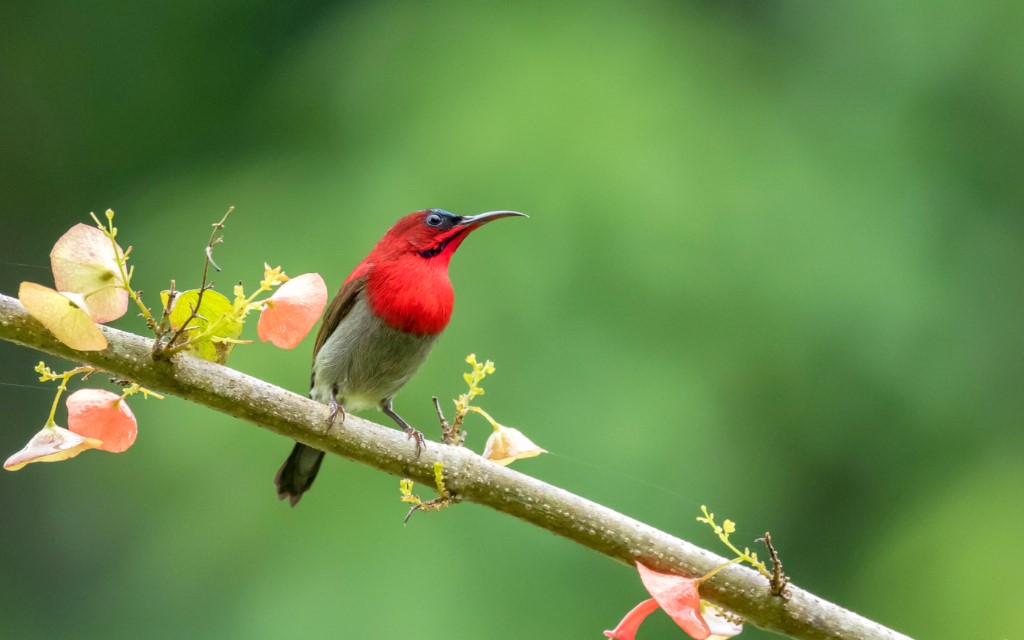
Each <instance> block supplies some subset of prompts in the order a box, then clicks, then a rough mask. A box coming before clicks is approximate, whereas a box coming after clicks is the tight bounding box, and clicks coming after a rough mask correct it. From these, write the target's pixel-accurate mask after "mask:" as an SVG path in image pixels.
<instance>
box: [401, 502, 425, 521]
mask: <svg viewBox="0 0 1024 640" xmlns="http://www.w3.org/2000/svg"><path fill="white" fill-rule="evenodd" d="M423 504H424V503H422V502H421V503H420V504H414V505H412V506H411V507H409V513H407V514H405V518H403V519H402V524H403V525H407V524H409V518H411V517H412V512H413V511H416V510H418V509H423Z"/></svg>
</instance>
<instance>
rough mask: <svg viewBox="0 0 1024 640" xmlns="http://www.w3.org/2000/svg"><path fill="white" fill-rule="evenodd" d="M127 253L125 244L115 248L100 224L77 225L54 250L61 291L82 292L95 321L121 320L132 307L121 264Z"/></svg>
mask: <svg viewBox="0 0 1024 640" xmlns="http://www.w3.org/2000/svg"><path fill="white" fill-rule="evenodd" d="M115 251H116V253H115ZM123 255H124V253H123V252H122V251H121V247H117V249H116V250H115V249H114V243H113V242H111V241H110V238H108V237H107V236H106V235H105V234H104V233H103V232H102V231H100V230H99V229H98V228H97V227H92V226H89V225H87V224H81V223H79V224H76V225H75V226H73V227H71V228H70V229H68V231H67V233H65V234H64V235H62V236H61V237H60V239H58V240H57V243H56V244H54V245H53V250H52V251H50V267H51V268H52V269H53V281H54V283H55V285H56V288H57V290H58V291H71V292H74V293H78V294H81V295H82V296H83V297H84V298H85V301H86V303H87V304H88V305H89V313H90V315H91V316H92V319H93V320H94V321H96V322H99V323H103V322H110V321H111V320H117V319H118V318H120V317H121V316H123V315H124V314H125V311H127V310H128V291H126V290H125V289H124V286H123V281H122V279H121V269H120V267H119V266H118V264H117V258H119V257H121V256H123Z"/></svg>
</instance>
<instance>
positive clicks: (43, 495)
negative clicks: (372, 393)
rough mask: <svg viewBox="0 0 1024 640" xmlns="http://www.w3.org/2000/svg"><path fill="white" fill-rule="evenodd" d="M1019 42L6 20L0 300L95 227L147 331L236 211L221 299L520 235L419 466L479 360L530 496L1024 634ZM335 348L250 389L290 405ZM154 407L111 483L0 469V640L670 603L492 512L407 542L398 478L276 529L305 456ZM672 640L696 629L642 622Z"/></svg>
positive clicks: (933, 625)
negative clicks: (416, 252) (280, 476)
mask: <svg viewBox="0 0 1024 640" xmlns="http://www.w3.org/2000/svg"><path fill="white" fill-rule="evenodd" d="M1022 19H1024V10H1022V9H1021V8H1020V7H1019V6H1016V5H1013V4H1012V3H995V2H993V3H953V2H938V3H935V2H930V3H923V2H910V3H900V4H892V3H885V2H874V1H873V2H860V3H845V4H837V3H826V4H818V3H797V2H762V3H749V2H739V1H726V2H697V3H679V2H651V3H625V2H567V3H558V4H557V5H554V4H553V3H539V2H526V3H517V4H507V5H483V4H472V3H460V2H446V3H445V2H443V3H429V4H428V3H416V4H413V3H408V4H406V3H397V2H376V3H369V2H367V3H333V4H332V3H326V2H310V3H271V2H220V3H200V2H185V3H173V4H171V3H166V4H149V3H139V4H135V5H127V4H124V3H116V2H99V3H81V4H77V5H76V4H73V3H48V2H26V1H21V0H14V1H11V2H5V3H4V4H3V5H2V7H0V25H3V26H2V37H0V114H2V116H3V117H2V118H0V150H2V152H3V153H2V154H0V198H2V200H0V206H2V207H3V213H2V214H0V248H2V252H3V253H2V257H0V261H2V263H0V291H2V292H4V293H7V294H13V293H14V292H16V290H17V285H18V282H20V281H21V280H34V281H38V282H42V283H43V284H50V283H51V280H50V275H49V273H48V271H47V269H46V268H45V267H46V265H47V258H46V255H47V253H48V251H49V249H50V246H52V243H53V242H54V241H55V239H56V238H57V237H58V236H59V235H60V234H61V233H62V232H63V230H65V229H67V228H68V227H70V226H71V225H73V224H74V223H76V222H82V221H85V220H86V214H87V212H88V211H90V210H95V211H101V210H103V209H106V208H107V207H111V208H114V209H115V210H116V211H117V212H118V222H119V226H120V227H121V230H122V231H121V232H122V234H123V239H124V243H125V244H131V245H133V246H134V248H135V249H134V254H133V261H134V262H135V264H136V267H137V276H136V278H137V284H138V286H139V287H141V288H142V289H143V290H144V291H145V292H146V293H145V296H146V297H147V298H148V299H149V300H150V301H151V302H155V301H156V293H157V292H158V291H159V290H160V289H162V288H165V287H166V285H167V281H168V280H169V279H170V278H175V279H177V281H178V285H179V287H187V286H196V285H197V284H198V280H199V275H200V270H201V260H202V247H203V244H204V243H205V241H206V238H207V235H208V232H209V224H210V223H212V222H214V221H216V220H217V219H219V217H220V216H221V215H222V214H223V212H224V210H225V209H226V208H227V207H228V206H229V205H234V206H235V207H236V209H237V211H236V213H235V214H233V216H232V218H231V220H230V224H229V226H228V229H227V231H226V241H225V243H224V244H223V245H222V246H219V247H218V248H217V262H218V263H219V264H220V265H221V266H222V267H223V268H224V271H223V272H222V273H221V274H218V275H217V284H218V288H219V289H220V290H221V291H222V292H225V293H230V290H231V285H232V284H234V283H235V282H237V281H239V280H241V281H244V282H245V283H246V285H247V288H248V289H252V288H253V287H255V286H256V285H257V283H258V281H259V278H260V276H261V274H262V265H263V262H264V261H267V262H270V263H272V264H274V265H277V264H281V265H283V266H284V267H285V269H286V271H287V272H288V273H291V274H299V273H304V272H309V271H317V272H320V273H321V274H323V276H324V278H325V279H326V280H327V283H328V287H329V288H330V289H331V290H332V291H333V290H334V289H336V288H337V287H338V286H339V285H340V283H341V281H342V280H343V279H344V277H345V275H346V274H347V273H348V271H349V270H350V269H351V268H352V267H353V266H354V265H355V264H356V263H357V262H358V261H359V259H360V258H361V257H362V256H363V255H364V254H365V253H366V252H367V251H368V250H369V248H370V246H371V245H372V244H373V243H374V242H375V241H376V240H377V238H378V237H379V236H380V234H381V233H382V232H383V231H384V230H385V229H386V228H387V227H388V226H389V225H390V224H391V222H392V221H393V220H394V219H396V218H397V217H398V216H399V215H401V214H403V213H406V212H409V211H412V210H415V209H420V208H425V207H435V206H436V207H443V208H447V209H450V210H453V211H455V212H457V213H475V212H480V211H486V210H491V209H506V208H507V209H516V210H519V211H524V212H527V213H529V214H530V215H531V218H530V220H528V221H524V220H511V221H502V222H499V223H497V224H495V225H492V226H488V227H487V228H486V229H484V230H482V231H480V232H479V233H477V234H475V235H474V237H473V238H472V239H470V240H469V241H468V242H466V244H465V245H464V246H463V248H461V249H460V250H459V255H458V256H457V257H456V258H455V259H454V260H453V264H452V279H453V281H454V284H455V288H456V291H457V296H456V297H457V303H456V311H455V315H454V318H453V320H452V324H451V326H450V327H449V330H448V331H447V333H446V334H445V336H444V337H443V338H442V339H441V340H440V342H439V344H438V346H437V347H436V349H435V351H434V353H433V354H432V356H431V358H430V359H429V360H428V362H427V363H426V365H425V366H424V367H423V369H422V370H421V372H420V373H419V374H418V375H417V376H416V377H415V378H414V379H413V380H412V382H410V384H409V385H408V386H407V387H406V388H405V390H403V392H402V393H401V394H400V395H399V397H398V400H397V402H396V407H397V408H398V410H399V411H400V412H402V413H403V415H405V417H407V418H408V419H410V420H411V421H413V422H415V423H418V424H420V425H423V426H424V427H427V430H428V433H429V432H430V430H431V427H430V425H431V424H433V421H434V417H433V410H432V407H431V405H430V401H429V399H430V396H431V395H435V394H436V395H439V396H441V397H454V396H455V395H457V394H458V393H459V392H460V390H461V389H462V386H463V385H462V381H461V375H460V374H461V372H462V371H463V370H464V367H465V365H464V363H463V362H462V359H463V358H464V356H465V355H466V354H467V353H469V352H475V353H477V354H478V355H479V356H480V357H482V358H490V359H492V360H494V361H495V362H496V363H497V374H496V375H495V376H494V377H493V378H492V379H489V380H488V381H487V384H485V387H486V388H487V390H488V394H487V395H486V396H485V397H484V398H483V399H482V403H483V406H485V407H486V408H487V409H488V411H490V412H491V413H492V414H493V415H494V416H495V417H497V418H498V419H499V420H502V421H503V422H505V423H507V424H510V425H514V426H517V427H519V428H521V429H523V431H525V432H526V433H527V434H529V435H530V436H531V437H532V438H533V439H534V440H535V441H537V442H538V443H539V444H541V445H542V446H544V447H546V448H547V449H549V450H550V451H552V452H553V454H552V455H550V456H543V457H540V458H536V459H533V460H528V461H524V462H522V463H518V464H517V468H519V469H520V470H522V471H524V472H526V473H529V474H531V475H534V476H537V477H539V478H542V479H544V480H547V481H550V482H553V483H555V484H558V485H560V486H563V487H565V488H567V489H570V490H572V491H576V492H578V493H581V494H582V495H585V496H587V497H589V498H592V499H595V500H597V501H600V502H603V503H604V504H607V505H608V506H611V507H613V508H616V509H619V510H621V511H624V512H626V513H628V514H630V515H633V516H635V517H638V518H640V519H643V520H645V521H647V522H650V523H651V524H653V525H656V526H659V527H662V528H665V529H666V530H668V531H671V532H673V533H676V534H678V535H680V536H683V537H685V538H687V539H690V540H693V541H694V542H697V543H699V544H702V545H704V546H707V547H709V548H712V549H717V550H719V551H724V550H722V549H719V548H718V547H717V543H716V542H715V540H714V539H713V537H712V536H711V535H710V533H709V532H708V531H707V530H706V529H705V528H703V525H698V523H696V522H695V521H694V517H695V516H696V515H698V513H699V505H700V504H701V503H707V504H708V505H710V506H711V507H712V508H713V510H715V511H716V512H717V513H719V514H720V515H724V516H728V517H730V518H732V519H733V520H736V521H737V522H739V524H740V528H739V531H738V533H737V537H738V538H740V539H742V540H744V541H746V542H748V543H749V542H750V541H752V540H753V538H755V537H757V536H758V535H760V533H761V532H763V531H764V530H765V529H770V530H771V531H772V533H773V537H774V538H775V539H776V540H777V542H778V545H779V547H780V549H781V551H782V553H783V558H784V560H785V562H786V568H787V570H789V572H790V573H791V575H792V576H793V578H794V579H795V581H796V582H797V583H798V584H800V585H801V586H804V587H807V588H809V589H811V590H813V591H815V592H816V593H818V594H820V595H821V596H823V597H825V598H828V599H832V600H834V601H836V602H838V603H840V604H842V605H844V606H847V607H849V608H851V609H854V610H856V611H858V612H860V613H862V614H864V615H866V616H869V617H874V618H877V619H878V620H879V621H880V622H883V623H885V624H887V625H890V626H892V627H895V628H897V629H899V630H901V631H903V632H905V633H908V634H910V635H913V636H915V637H928V638H932V637H954V636H955V637H968V636H972V635H977V636H979V637H980V636H981V635H985V636H994V637H995V636H998V637H1008V638H1009V637H1018V636H1022V635H1024V622H1022V621H1024V618H1022V617H1021V616H1020V615H1019V612H1018V611H1017V609H1016V607H1015V602H1016V600H1017V599H1019V595H1020V590H1019V588H1017V587H1016V586H1015V585H1016V581H1015V580H1014V575H1013V573H1012V570H1013V569H1012V567H1014V565H1013V564H1012V563H1013V559H1014V554H1013V551H1012V550H1013V549H1015V548H1016V543H1017V541H1018V540H1019V539H1020V538H1021V537H1022V536H1024V521H1022V516H1021V508H1020V504H1019V503H1020V501H1021V497H1022V496H1024V473H1022V472H1021V468H1022V467H1021V460H1022V456H1024V438H1022V430H1021V415H1022V411H1024V392H1022V391H1024V390H1022V388H1021V387H1022V384H1021V381H1022V380H1024V357H1022V355H1024V332H1022V322H1021V319H1022V310H1024V287H1022V285H1021V273H1022V268H1024V216H1022V215H1021V211H1022V209H1024V186H1022V185H1024V181H1021V180H1020V177H1019V173H1020V167H1021V166H1022V160H1024V157H1022V156H1024V153H1022V150H1024V118H1022V116H1021V114H1022V113H1024V82H1022V80H1021V74H1020V65H1019V60H1020V54H1019V47H1020V25H1021V24H1022ZM115 326H118V327H121V328H126V329H131V330H135V331H141V330H142V329H143V327H142V324H141V322H140V321H138V320H137V319H133V318H124V319H122V320H120V321H118V322H116V323H115ZM243 337H250V338H254V337H255V329H254V327H252V326H249V327H247V328H246V333H245V334H243ZM311 342H312V339H311V338H308V339H307V340H306V342H304V343H303V344H302V345H300V347H298V348H297V349H295V350H294V351H281V350H278V349H274V348H272V347H270V346H268V345H260V344H257V345H254V346H251V347H239V348H237V349H235V352H234V353H233V355H232V359H231V366H233V367H235V368H237V369H240V370H242V371H245V372H247V373H250V374H253V375H256V376H259V377H261V378H264V379H266V380H269V381H271V382H274V383H276V384H279V385H281V386H284V387H286V388H289V389H292V390H295V391H297V392H300V393H301V392H304V391H305V384H306V381H307V380H308V365H309V351H310V348H311ZM0 358H2V362H3V372H2V374H0V382H2V383H3V384H2V385H0V397H2V398H3V403H4V406H5V407H6V415H7V418H6V420H5V421H4V428H3V429H0V455H7V453H6V452H13V451H15V450H17V449H18V448H20V446H21V444H22V443H23V442H24V441H25V440H26V439H27V438H28V437H29V436H30V435H31V434H32V433H34V431H35V430H36V429H37V428H38V426H40V425H41V423H42V421H43V419H44V418H45V415H46V411H47V409H48V406H49V401H50V397H51V396H50V392H51V390H50V389H43V390H40V389H41V385H38V384H36V383H35V382H34V375H33V373H32V366H33V364H34V363H35V362H37V361H38V359H39V355H38V354H36V353H34V352H31V351H28V350H25V349H19V348H15V347H13V346H11V345H9V344H0ZM48 363H49V364H51V366H54V367H57V366H60V363H58V362H56V361H52V359H48ZM10 385H27V388H24V387H19V386H10ZM132 406H133V408H134V410H135V412H136V414H137V415H138V417H139V422H140V436H139V440H138V442H137V444H136V445H135V446H134V447H133V448H132V449H131V450H130V451H129V452H128V454H126V455H121V456H111V455H107V454H103V453H89V454H86V455H83V456H81V457H79V458H77V459H76V460H75V461H74V462H71V463H66V464H61V465H34V466H31V467H28V468H27V469H25V470H24V471H22V472H20V473H17V474H4V475H3V476H2V477H0V513H2V514H3V516H2V518H3V527H2V529H0V530H2V531H3V534H2V535H3V538H2V540H0V545H2V546H0V548H2V549H3V554H2V561H0V577H2V580H0V602H3V603H4V604H3V607H2V613H0V638H3V639H6V638H14V637H20V636H26V637H40V638H70V637H74V638H88V639H91V638H97V639H100V638H103V639H106V638H121V637H124V638H139V637H145V638H175V639H176V638H183V637H196V638H236V637H237V638H281V637H293V636H296V635H306V636H310V637H321V636H323V637H370V638H394V637H410V638H427V639H430V638H483V637H486V638H495V639H500V638H523V637H531V638H599V637H601V636H600V632H601V630H603V629H606V628H611V627H612V626H614V624H615V623H616V622H617V620H618V618H619V616H620V615H621V614H623V613H625V612H626V611H628V610H629V609H630V608H631V607H632V606H633V605H634V604H635V603H636V602H637V601H638V600H639V599H641V598H643V597H644V592H643V590H642V587H641V586H640V583H639V580H638V579H637V577H636V575H635V573H634V572H631V571H629V570H627V569H625V568H623V567H621V566H618V565H616V564H615V563H613V562H610V561H608V560H606V559H605V558H603V557H600V556H597V555H595V554H593V553H590V552H588V551H586V550H584V549H582V548H580V547H577V546H575V545H573V544H571V543H569V542H567V541H564V540H562V539H560V538H556V537H555V536H552V535H551V534H549V533H547V532H544V531H541V530H538V529H535V528H532V527H530V526H527V525H525V524H522V523H520V522H518V521H514V520H511V519H509V518H506V517H504V516H501V515H499V514H496V513H494V512H491V511H489V510H486V509H484V508H481V507H477V506H474V505H461V506H459V507H458V508H455V509H451V510H448V511H446V512H444V513H441V514H426V515H424V514H416V515H415V516H414V517H413V519H412V521H411V523H410V524H409V526H407V527H403V526H402V525H401V519H402V517H403V515H404V507H403V505H401V504H400V503H399V502H398V495H399V494H398V482H397V480H396V479H394V478H390V477H388V476H384V475H382V474H380V473H377V472H375V471H373V470H370V469H366V468H362V467H359V466H357V465H355V464H353V463H348V462H345V461H343V460H340V459H329V460H327V461H326V463H325V466H324V468H323V470H322V471H321V475H320V477H319V479H318V481H317V486H316V488H315V490H314V491H313V492H311V493H310V494H309V495H308V496H307V497H306V498H305V499H304V500H303V502H302V504H301V505H300V506H299V507H298V508H296V509H294V510H292V509H289V508H288V507H287V505H285V504H282V503H280V502H278V501H277V500H276V498H275V495H274V491H273V486H272V483H271V480H272V478H273V474H274V471H275V470H276V469H277V467H278V466H279V464H280V463H281V461H282V460H283V458H284V456H285V455H286V454H287V452H288V449H289V446H290V445H289V443H287V442H284V441H283V440H282V439H281V438H279V437H277V436H275V435H273V434H270V433H268V432H265V431H262V430H259V429H254V428H250V427H249V426H248V425H245V424H242V423H240V422H238V421H235V420H233V419H230V418H227V417H224V416H222V415H220V414H216V413H213V412H210V411H208V410H206V409H203V408H201V407H198V406H195V405H192V404H189V403H187V402H184V401H181V400H178V399H174V398H169V399H167V400H165V401H163V402H158V401H154V400H150V401H146V402H143V401H141V399H140V400H137V401H133V403H132ZM371 417H372V416H371ZM62 419H63V416H62V415H61V414H58V420H62ZM471 428H472V432H471V435H470V438H469V442H468V444H469V446H471V447H473V448H474V449H476V450H478V451H479V450H480V449H481V448H482V446H483V442H484V439H485V438H486V435H487V426H486V424H485V423H483V421H480V422H479V423H476V424H471ZM747 636H749V637H750V638H757V637H768V635H767V634H764V633H761V632H758V631H756V630H751V631H749V632H745V636H744V637H747ZM657 637H665V638H669V637H682V635H681V632H679V631H678V630H677V629H675V628H674V627H673V626H672V625H671V623H670V622H668V621H667V620H666V619H665V618H664V617H663V616H656V617H652V618H651V620H650V622H648V623H647V624H646V625H645V627H644V628H643V629H642V631H641V638H657Z"/></svg>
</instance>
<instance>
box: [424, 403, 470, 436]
mask: <svg viewBox="0 0 1024 640" xmlns="http://www.w3.org/2000/svg"><path fill="white" fill-rule="evenodd" d="M431 400H433V401H434V409H436V410H437V420H438V422H440V423H441V442H443V443H445V444H450V445H454V446H456V447H461V446H462V443H463V442H464V441H465V438H463V437H462V430H461V429H459V428H458V427H453V426H452V425H450V424H448V419H447V418H445V417H444V411H442V410H441V402H440V401H439V400H438V399H437V396H433V397H432V398H431Z"/></svg>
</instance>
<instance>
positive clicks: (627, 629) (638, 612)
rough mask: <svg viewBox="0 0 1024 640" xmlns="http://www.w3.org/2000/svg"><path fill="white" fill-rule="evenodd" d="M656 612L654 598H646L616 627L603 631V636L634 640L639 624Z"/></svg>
mask: <svg viewBox="0 0 1024 640" xmlns="http://www.w3.org/2000/svg"><path fill="white" fill-rule="evenodd" d="M657 610H658V601H657V600H655V599H654V598H648V599H647V600H644V601H643V602H641V603H640V604H638V605H636V606H635V607H633V609H632V610H630V612H629V613H627V614H626V617H625V618H623V619H622V622H620V623H619V624H618V626H617V627H615V628H614V629H612V630H611V631H605V632H604V635H605V636H606V637H609V638H613V639H614V640H634V639H635V638H636V632H637V631H638V630H639V629H640V623H641V622H643V621H644V620H645V619H646V618H647V616H649V615H651V614H652V613H654V612H655V611H657Z"/></svg>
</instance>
